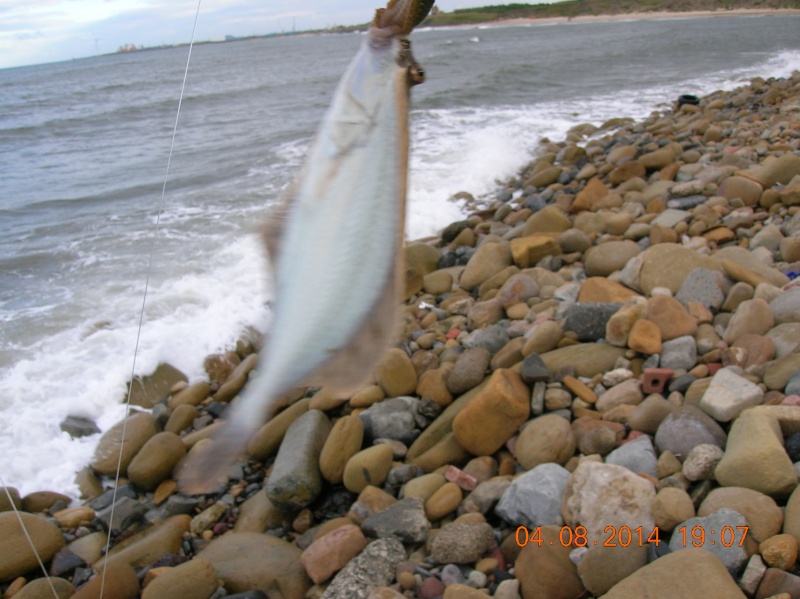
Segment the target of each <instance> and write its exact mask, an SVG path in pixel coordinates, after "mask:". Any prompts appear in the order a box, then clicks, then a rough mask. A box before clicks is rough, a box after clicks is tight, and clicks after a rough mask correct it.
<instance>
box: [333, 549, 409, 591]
mask: <svg viewBox="0 0 800 599" xmlns="http://www.w3.org/2000/svg"><path fill="white" fill-rule="evenodd" d="M404 559H406V552H405V549H404V548H403V544H402V543H401V542H400V541H398V540H397V539H378V540H377V541H373V542H372V543H370V544H369V545H367V547H366V549H364V551H362V552H361V553H360V554H359V555H358V557H356V558H355V559H353V560H351V561H350V562H349V563H348V564H347V565H346V566H345V567H344V568H343V569H342V570H341V571H340V572H339V573H338V574H337V575H336V577H335V578H334V579H333V582H331V584H330V585H329V586H328V588H327V589H326V590H325V592H324V593H323V594H322V598H321V599H353V598H357V599H366V597H367V596H368V595H369V593H370V591H371V590H372V589H374V588H376V587H380V586H384V585H388V584H390V583H391V582H392V581H393V580H394V577H395V572H396V568H397V564H399V563H400V562H401V561H403V560H404Z"/></svg>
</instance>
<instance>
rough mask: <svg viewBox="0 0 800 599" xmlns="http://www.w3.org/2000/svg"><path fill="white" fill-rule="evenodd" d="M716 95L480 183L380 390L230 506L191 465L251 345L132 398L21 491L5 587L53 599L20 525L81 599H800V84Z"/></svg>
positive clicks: (252, 352) (257, 448) (272, 464)
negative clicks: (78, 460)
mask: <svg viewBox="0 0 800 599" xmlns="http://www.w3.org/2000/svg"><path fill="white" fill-rule="evenodd" d="M697 100H698V102H697V103H694V102H690V103H686V104H682V105H680V106H679V105H678V103H677V102H676V103H675V105H674V106H673V108H672V109H670V110H665V111H662V112H658V113H653V114H652V115H651V116H650V117H649V118H647V119H645V120H643V121H633V120H631V119H627V118H618V119H612V120H610V121H608V122H606V123H603V124H602V125H600V126H596V125H590V124H579V125H576V126H575V127H574V128H573V129H572V130H571V131H570V132H569V134H568V135H567V137H566V139H564V140H558V141H551V140H541V142H540V143H539V147H538V153H537V157H536V158H535V159H534V160H533V161H532V162H531V163H530V164H529V165H527V166H526V167H525V168H524V169H523V170H522V171H521V172H520V173H519V175H518V176H517V177H515V178H514V179H512V180H510V181H508V182H506V183H505V184H504V186H503V188H502V189H501V190H500V191H499V192H498V194H497V195H496V197H495V198H493V199H492V200H490V201H488V202H477V201H473V200H472V199H471V198H470V195H469V190H465V192H464V193H463V194H461V201H466V202H467V203H468V204H470V205H472V207H473V209H474V212H473V213H472V214H471V215H470V216H469V217H468V218H466V219H465V220H463V221H459V222H454V223H452V224H451V225H449V226H447V227H446V228H444V229H443V230H442V231H441V233H440V234H439V235H437V236H435V237H432V238H427V239H423V240H417V241H414V242H409V243H408V244H407V245H406V247H405V248H404V254H405V261H406V280H405V298H404V300H405V303H404V306H403V309H402V336H401V339H400V341H399V343H398V344H397V345H396V346H395V347H394V348H392V349H391V350H390V351H389V352H388V354H387V355H386V357H385V358H384V359H383V361H382V362H381V364H380V365H379V367H378V368H376V370H375V373H374V381H373V383H372V384H370V385H368V386H366V387H364V388H363V389H361V390H360V391H358V392H357V393H356V394H355V395H353V396H351V397H340V396H337V395H336V394H334V393H331V392H330V391H329V390H327V389H326V388H325V387H322V388H303V389H298V390H297V392H296V393H295V394H293V395H292V396H291V397H287V398H286V407H285V408H284V409H283V410H282V411H280V412H279V413H278V414H277V415H276V416H275V417H274V418H273V419H272V420H271V421H270V422H268V423H267V424H266V425H265V426H264V427H263V428H262V429H261V430H260V431H259V432H258V433H257V434H256V435H255V436H254V437H253V438H252V439H250V441H249V443H248V448H247V451H248V454H249V458H250V459H249V460H248V461H247V462H243V463H241V464H239V465H237V467H236V468H234V469H233V471H231V472H230V473H229V479H230V480H229V482H228V484H227V485H225V486H224V487H223V488H221V489H220V490H219V492H218V493H216V494H214V495H208V496H185V495H182V494H180V493H178V492H177V485H176V483H175V481H174V478H173V475H174V472H175V471H176V468H177V467H178V465H179V463H180V461H181V460H182V459H183V458H184V456H185V455H186V454H187V453H188V452H191V451H195V450H196V449H195V448H202V446H203V444H204V442H205V440H206V439H207V438H208V437H209V436H210V435H211V433H212V432H213V431H214V430H215V428H216V424H215V423H216V422H217V421H218V420H219V418H220V417H222V415H223V414H224V412H225V409H226V407H227V405H228V404H229V403H230V402H231V401H235V399H236V395H237V394H238V393H239V392H240V391H241V389H242V388H243V387H244V385H245V384H246V382H247V379H248V376H249V375H250V374H251V372H253V370H254V368H255V366H256V364H257V362H258V353H257V351H258V346H259V340H258V338H257V335H253V334H248V333H244V334H243V335H242V339H241V340H240V341H239V343H238V344H237V345H236V347H235V348H233V347H232V348H230V351H228V352H226V353H221V354H218V355H213V356H209V357H208V358H207V359H206V364H205V366H206V368H205V370H206V373H207V379H206V380H202V381H192V382H188V381H186V377H185V376H183V375H182V374H181V373H180V372H179V371H177V370H176V369H174V368H173V367H171V366H169V365H168V364H164V365H162V366H161V367H159V369H158V370H157V371H156V372H155V373H154V374H153V375H152V376H150V377H146V378H144V379H142V380H140V381H135V382H134V383H133V388H132V392H131V395H132V403H133V404H134V405H135V406H138V408H133V409H132V412H131V415H130V416H129V417H128V418H127V421H126V426H125V433H124V438H123V431H122V423H120V424H118V425H116V426H114V427H112V428H111V429H110V430H108V431H107V432H106V433H105V434H104V435H103V437H102V438H101V440H100V442H99V444H98V447H97V451H96V453H95V457H94V459H93V461H92V463H91V464H90V465H89V466H88V467H87V468H86V469H85V470H83V471H81V472H80V473H78V479H77V480H78V484H79V487H80V490H81V493H82V496H83V497H82V499H81V501H80V502H73V501H71V499H70V498H69V497H67V496H65V495H62V494H60V493H58V492H56V491H54V490H46V489H43V490H41V491H39V492H34V493H30V494H28V495H26V496H24V497H20V494H19V493H18V492H17V491H16V490H15V489H13V488H7V489H5V491H4V492H2V493H0V592H2V596H3V598H4V599H5V598H11V597H15V598H17V599H32V598H40V597H41V598H46V597H53V590H52V589H51V587H50V585H49V583H48V581H47V580H46V579H44V578H43V573H42V572H41V570H40V569H39V567H38V564H37V561H36V557H35V555H34V553H33V551H32V550H31V549H30V546H29V545H28V541H27V540H26V538H25V536H24V535H23V532H22V530H21V527H20V524H19V521H20V518H21V520H22V521H23V522H24V523H25V526H26V529H27V531H28V533H29V534H30V537H31V541H32V543H33V545H34V547H35V548H36V553H38V554H39V556H40V557H41V559H42V560H43V562H44V564H45V567H46V569H47V570H48V573H49V575H50V576H51V578H50V582H52V584H53V586H54V588H55V591H56V594H57V596H58V597H62V598H67V597H75V598H77V599H85V598H90V597H91V598H94V597H100V587H101V585H103V586H104V592H103V597H106V598H114V599H116V598H121V599H122V598H124V599H134V598H136V597H142V598H143V599H157V598H160V597H169V598H170V599H210V598H215V599H217V598H221V597H231V598H233V597H238V598H251V599H257V598H263V597H269V598H279V597H280V598H284V599H302V598H317V597H322V598H324V599H332V598H351V597H362V598H367V597H369V598H372V599H379V598H380V599H384V598H386V599H391V598H395V597H396V598H400V597H409V598H412V597H418V598H420V599H434V598H436V597H445V598H447V599H460V598H466V599H470V598H472V597H487V596H491V597H499V598H503V599H514V598H518V597H522V598H523V599H534V598H536V599H578V598H587V599H588V598H592V597H596V598H600V597H602V598H604V599H625V598H630V599H633V598H641V597H644V596H647V597H649V598H651V599H672V598H674V597H682V598H688V599H695V598H697V599H700V598H708V597H726V598H731V599H733V598H743V597H749V598H752V597H755V598H757V599H767V598H778V597H780V598H781V599H789V598H796V597H800V569H798V567H797V558H798V542H800V491H797V487H798V472H800V351H798V348H799V347H800V282H797V281H796V277H797V276H798V273H800V73H797V72H795V73H794V75H793V76H792V77H789V78H787V79H770V80H763V79H754V80H753V81H752V82H751V83H750V85H748V86H745V87H742V88H739V89H735V90H733V91H729V92H716V93H712V94H710V95H708V96H705V97H703V98H699V99H697ZM65 427H67V428H68V429H69V431H70V434H73V435H75V436H80V435H85V434H92V433H93V432H95V430H96V429H95V428H94V426H93V423H91V422H88V421H81V420H79V419H72V420H71V421H69V422H65ZM123 441H124V442H123ZM118 464H120V465H121V473H120V474H121V477H122V478H121V479H120V480H119V482H118V486H117V491H116V494H115V495H114V494H113V493H112V492H110V491H108V490H107V489H108V486H109V484H111V483H113V481H114V475H115V473H116V471H117V465H118ZM12 504H13V506H12ZM14 508H16V510H18V512H15V510H14ZM112 511H113V519H112ZM109 536H110V538H111V543H110V546H111V548H110V551H109V552H108V553H107V554H106V552H105V547H106V544H107V542H108V539H109ZM104 567H107V574H106V577H105V582H103V581H102V577H101V576H98V575H97V573H98V572H101V571H102V569H103V568H104Z"/></svg>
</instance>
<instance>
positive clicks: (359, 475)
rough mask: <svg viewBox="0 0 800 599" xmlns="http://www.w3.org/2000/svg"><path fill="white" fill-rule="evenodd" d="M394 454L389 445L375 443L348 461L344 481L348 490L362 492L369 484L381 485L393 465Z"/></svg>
mask: <svg viewBox="0 0 800 599" xmlns="http://www.w3.org/2000/svg"><path fill="white" fill-rule="evenodd" d="M393 457H394V455H393V453H392V448H391V447H390V446H388V445H373V446H372V447H369V448H367V449H364V450H362V451H359V452H358V453H357V454H355V455H354V456H353V457H352V458H350V459H349V460H348V461H347V465H346V466H345V468H344V476H343V482H344V486H345V487H346V488H347V490H348V491H352V492H353V493H360V492H361V491H363V490H364V488H365V487H366V486H368V485H374V486H380V485H382V484H383V483H384V481H385V480H386V477H387V476H388V474H389V469H390V468H391V467H392V459H393Z"/></svg>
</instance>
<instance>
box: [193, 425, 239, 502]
mask: <svg viewBox="0 0 800 599" xmlns="http://www.w3.org/2000/svg"><path fill="white" fill-rule="evenodd" d="M253 432H254V430H250V429H249V427H245V426H242V425H239V424H236V422H235V421H228V422H224V423H223V424H222V426H221V427H220V428H219V430H218V431H217V432H216V433H214V435H213V436H212V437H211V438H210V439H208V440H207V441H206V442H200V443H198V444H197V445H196V446H195V447H194V448H193V450H192V451H191V452H190V453H189V454H188V455H187V456H186V458H185V459H184V461H183V463H182V464H181V466H180V467H179V470H178V476H177V479H178V490H179V491H180V492H181V493H184V494H186V495H203V494H211V493H216V492H218V491H220V490H221V489H222V488H224V487H225V485H226V484H227V482H228V471H229V470H230V468H231V466H233V465H234V464H235V463H236V462H237V460H241V459H243V458H244V451H245V447H246V445H247V440H248V439H249V438H250V436H251V435H252V434H253Z"/></svg>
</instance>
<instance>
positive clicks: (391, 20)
mask: <svg viewBox="0 0 800 599" xmlns="http://www.w3.org/2000/svg"><path fill="white" fill-rule="evenodd" d="M434 1H435V0H389V4H387V5H386V8H379V9H378V10H377V11H376V12H375V20H374V21H373V22H372V26H373V27H374V28H376V29H380V30H384V31H386V33H388V34H389V35H392V36H396V35H408V34H409V33H411V31H412V30H413V29H414V27H416V26H417V25H419V24H420V23H422V21H424V20H425V18H426V17H427V16H428V13H429V12H430V10H431V8H432V7H433V3H434Z"/></svg>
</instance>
